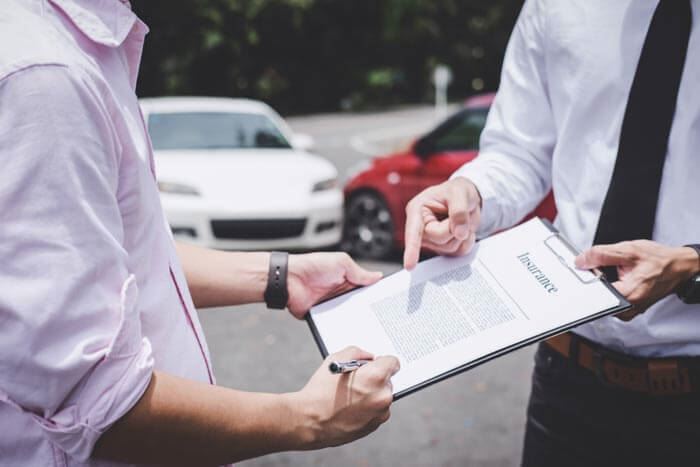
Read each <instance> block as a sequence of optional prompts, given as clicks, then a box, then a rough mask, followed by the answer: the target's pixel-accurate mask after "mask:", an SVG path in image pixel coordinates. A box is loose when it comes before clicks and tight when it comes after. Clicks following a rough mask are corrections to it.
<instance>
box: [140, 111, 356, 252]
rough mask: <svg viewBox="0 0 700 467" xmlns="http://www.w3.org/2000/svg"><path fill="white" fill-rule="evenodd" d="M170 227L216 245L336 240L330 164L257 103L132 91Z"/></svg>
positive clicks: (336, 202)
mask: <svg viewBox="0 0 700 467" xmlns="http://www.w3.org/2000/svg"><path fill="white" fill-rule="evenodd" d="M140 102H141V107H142V109H143V113H144V118H145V119H146V122H147V125H148V130H149V134H150V137H151V141H152V143H153V148H154V150H155V162H156V167H157V171H156V173H157V176H158V187H159V189H160V192H161V200H162V203H163V208H164V210H165V213H166V216H167V218H168V222H169V223H170V227H171V229H172V231H173V234H174V235H175V236H176V237H178V238H181V239H186V240H189V241H191V242H193V243H196V244H200V245H205V246H209V247H214V248H222V249H247V250H262V249H265V250H269V249H288V250H306V249H313V248H320V247H326V246H330V245H335V244H337V243H338V242H339V241H340V236H341V230H342V215H343V214H342V211H343V195H342V192H341V190H340V188H339V186H338V183H337V178H338V172H337V170H336V169H335V167H334V166H333V165H332V164H331V163H330V162H328V161H327V160H325V159H323V158H322V157H320V156H317V155H314V154H311V153H310V152H309V151H310V149H311V146H312V145H313V141H312V140H311V138H310V137H308V136H306V135H294V134H293V133H292V132H291V130H290V128H289V127H288V126H287V124H286V123H285V122H284V120H282V118H281V117H280V116H279V115H278V114H277V113H276V112H275V111H274V110H272V109H271V108H270V107H268V106H267V105H265V104H263V103H262V102H257V101H252V100H246V99H225V98H195V97H164V98H153V99H141V101H140Z"/></svg>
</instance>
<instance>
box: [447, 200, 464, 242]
mask: <svg viewBox="0 0 700 467" xmlns="http://www.w3.org/2000/svg"><path fill="white" fill-rule="evenodd" d="M447 215H448V217H449V219H450V232H451V233H452V235H453V236H454V237H455V238H457V239H458V240H465V239H466V238H467V237H468V236H469V201H468V200H467V197H466V196H465V195H464V193H461V192H459V191H457V190H451V192H450V195H449V199H448V204H447Z"/></svg>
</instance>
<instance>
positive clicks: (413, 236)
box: [403, 203, 425, 269]
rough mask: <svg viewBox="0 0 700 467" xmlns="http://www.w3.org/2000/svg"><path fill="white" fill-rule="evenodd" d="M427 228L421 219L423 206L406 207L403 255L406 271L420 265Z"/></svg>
mask: <svg viewBox="0 0 700 467" xmlns="http://www.w3.org/2000/svg"><path fill="white" fill-rule="evenodd" d="M424 228H425V226H424V223H423V219H422V217H421V205H420V204H418V203H409V204H408V206H406V232H405V244H406V248H405V250H404V254H403V265H404V267H405V268H406V269H413V268H414V267H416V264H418V258H419V256H420V247H421V243H422V241H423V229H424Z"/></svg>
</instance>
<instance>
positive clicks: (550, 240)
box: [544, 233, 603, 284]
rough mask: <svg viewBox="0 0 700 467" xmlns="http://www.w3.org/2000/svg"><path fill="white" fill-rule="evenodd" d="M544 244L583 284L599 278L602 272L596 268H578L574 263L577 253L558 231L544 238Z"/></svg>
mask: <svg viewBox="0 0 700 467" xmlns="http://www.w3.org/2000/svg"><path fill="white" fill-rule="evenodd" d="M544 244H545V246H546V247H547V248H549V250H550V251H551V252H552V254H554V256H556V257H557V258H558V259H559V262H561V264H563V265H564V266H566V268H567V269H568V270H569V271H571V273H572V274H573V275H574V276H576V278H577V279H578V280H580V281H581V282H583V283H584V284H590V283H593V282H595V281H598V280H600V279H601V278H602V277H603V274H602V273H601V272H600V271H599V270H597V269H593V270H583V269H578V268H577V267H576V265H575V264H574V258H575V257H576V256H577V255H578V254H579V252H578V251H577V250H576V248H574V247H573V245H571V243H569V241H568V240H567V239H566V238H564V237H563V236H561V235H559V234H558V233H553V234H552V235H550V236H549V237H547V238H546V239H545V240H544Z"/></svg>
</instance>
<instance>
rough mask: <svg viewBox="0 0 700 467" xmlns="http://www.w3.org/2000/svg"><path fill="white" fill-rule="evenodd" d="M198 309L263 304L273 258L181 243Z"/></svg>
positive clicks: (184, 267) (191, 290)
mask: <svg viewBox="0 0 700 467" xmlns="http://www.w3.org/2000/svg"><path fill="white" fill-rule="evenodd" d="M177 252H178V256H179V257H180V262H181V263H182V267H183V269H184V271H185V277H186V278H187V285H188V286H189V289H190V293H191V295H192V300H193V301H194V304H195V306H197V308H207V307H214V306H230V305H240V304H243V303H255V302H262V301H263V293H264V292H265V286H266V284H267V272H268V267H269V261H270V254H269V253H265V252H251V253H241V252H227V251H217V250H211V249H207V248H201V247H197V246H194V245H188V244H186V243H177Z"/></svg>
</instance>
